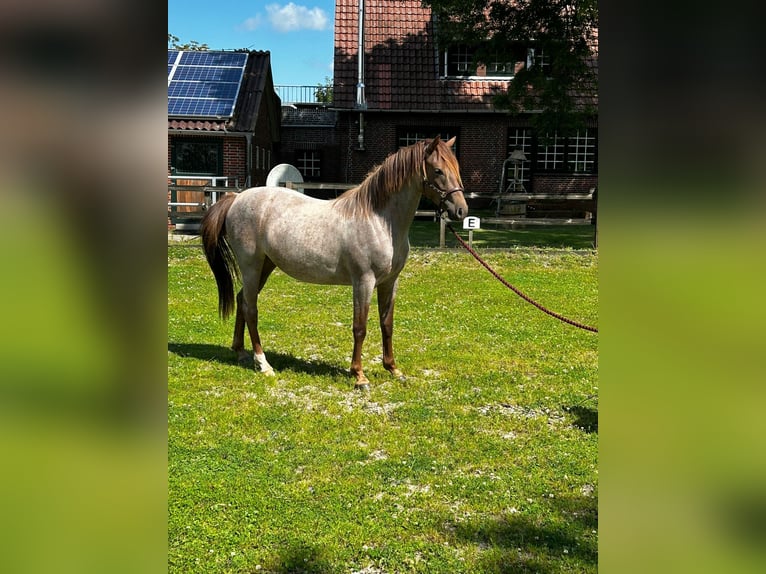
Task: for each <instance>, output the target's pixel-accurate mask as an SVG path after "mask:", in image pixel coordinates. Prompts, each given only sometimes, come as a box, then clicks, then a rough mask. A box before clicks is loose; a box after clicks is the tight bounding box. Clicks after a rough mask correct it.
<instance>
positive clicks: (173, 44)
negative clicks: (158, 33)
mask: <svg viewBox="0 0 766 574" xmlns="http://www.w3.org/2000/svg"><path fill="white" fill-rule="evenodd" d="M180 42H181V41H180V39H179V38H178V36H174V35H173V34H171V33H170V32H168V49H170V50H187V51H191V52H195V51H196V52H204V51H205V50H209V49H210V47H209V46H208V45H207V44H205V43H204V42H203V43H200V42H198V41H197V40H192V41H190V42H186V43H185V44H181V43H180Z"/></svg>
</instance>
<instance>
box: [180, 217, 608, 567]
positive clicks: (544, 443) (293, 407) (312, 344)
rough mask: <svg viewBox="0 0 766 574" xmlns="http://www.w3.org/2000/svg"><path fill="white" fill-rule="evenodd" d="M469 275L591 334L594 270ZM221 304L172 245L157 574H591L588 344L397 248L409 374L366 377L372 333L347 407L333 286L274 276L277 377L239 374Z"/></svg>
mask: <svg viewBox="0 0 766 574" xmlns="http://www.w3.org/2000/svg"><path fill="white" fill-rule="evenodd" d="M430 224H431V226H432V230H433V228H436V230H437V231H436V238H437V241H438V227H436V225H435V224H434V223H433V222H430ZM413 231H414V232H415V233H417V230H413ZM413 243H416V242H415V241H413ZM486 259H487V260H488V262H489V263H490V264H492V265H493V266H494V267H495V268H496V269H497V270H498V271H499V272H500V273H501V274H502V275H503V276H504V277H506V279H508V280H509V281H510V282H512V283H514V284H516V285H517V286H518V287H519V288H521V289H522V290H524V291H525V292H527V293H528V294H529V295H530V296H532V297H534V298H536V299H539V300H540V301H541V302H542V303H543V304H545V305H546V306H548V307H550V308H552V309H553V310H555V311H558V312H560V313H562V314H564V315H567V316H570V317H572V318H573V319H576V320H578V321H581V322H584V323H587V324H591V325H597V324H598V317H597V298H598V292H597V270H598V263H597V255H596V254H595V252H592V251H574V250H571V249H569V250H555V251H554V250H546V249H542V250H529V249H513V250H503V251H501V250H491V251H489V252H487V255H486ZM216 301H217V295H216V291H215V282H214V280H213V277H212V274H211V273H210V271H209V269H208V268H207V264H206V263H205V261H204V257H203V255H202V253H201V251H200V250H199V248H197V247H194V246H190V245H185V246H171V247H169V248H168V336H169V342H168V425H169V428H168V434H169V453H168V464H169V489H170V491H169V519H168V527H169V535H168V536H169V570H170V571H171V572H206V573H208V572H242V573H245V572H247V573H253V572H278V573H282V572H309V573H325V572H327V573H335V572H345V573H365V574H376V573H394V572H449V573H453V572H477V573H481V572H486V573H490V572H492V573H496V572H542V573H546V572H596V571H597V494H598V471H597V450H598V422H597V411H598V398H597V393H598V360H597V340H598V336H597V335H594V334H592V333H588V332H586V331H582V330H578V329H575V328H573V327H570V326H568V325H565V324H563V323H560V322H558V321H556V320H555V319H552V318H551V317H549V316H547V315H544V314H542V313H540V312H539V311H538V310H536V309H534V308H533V307H531V306H530V305H528V304H527V303H524V302H523V301H522V300H521V299H519V298H518V297H517V296H516V295H514V294H513V293H511V292H510V291H508V290H507V289H505V288H504V287H503V286H502V285H501V284H500V283H499V282H498V281H496V280H495V279H494V278H492V277H491V276H490V275H489V274H488V273H487V272H486V271H484V270H483V269H482V268H481V267H480V266H479V265H478V264H477V263H476V262H475V261H474V260H473V259H472V258H471V257H470V255H468V254H467V253H466V252H464V251H457V250H454V251H434V250H429V249H414V250H413V253H412V254H411V256H410V260H409V262H408V264H407V266H406V267H405V270H404V271H403V273H402V275H401V280H400V288H399V295H398V299H397V309H396V324H395V330H394V348H395V351H396V358H397V363H398V365H399V367H400V368H401V369H402V370H403V371H404V372H405V374H406V375H407V376H408V378H407V380H406V381H404V382H402V381H399V380H396V379H393V378H392V377H390V376H389V375H388V373H387V372H386V371H385V370H384V369H383V367H382V364H381V361H380V332H379V330H378V327H377V319H376V318H375V317H374V316H373V317H371V319H370V325H369V329H368V337H367V341H366V343H365V353H364V358H363V360H364V366H365V373H366V374H367V376H368V377H369V379H370V383H371V391H370V392H369V393H367V394H364V393H359V392H355V391H354V390H353V381H352V379H351V378H350V377H349V376H348V374H347V369H348V365H349V362H350V355H351V345H352V339H351V292H350V288H348V287H341V286H339V287H327V286H315V285H307V284H303V283H298V282H296V281H294V280H292V279H290V278H289V277H287V276H285V275H284V274H283V273H281V272H279V271H277V272H275V273H274V274H273V275H272V277H271V279H270V280H269V282H268V283H267V285H266V287H265V289H264V291H263V293H262V297H261V305H260V310H261V313H260V326H261V336H262V339H263V343H264V348H265V350H266V354H267V356H268V358H269V361H270V362H271V364H272V365H273V366H274V368H275V369H276V371H277V375H276V376H275V377H264V376H261V375H257V374H256V373H255V372H254V371H253V370H252V368H243V367H242V366H239V365H238V364H237V363H236V359H235V356H234V353H233V352H232V351H230V350H229V349H228V344H229V343H230V340H231V332H232V321H231V320H230V321H227V322H222V321H220V320H219V319H218V317H217V315H216ZM373 305H374V302H373ZM371 315H374V313H373V314H371ZM248 344H249V339H248Z"/></svg>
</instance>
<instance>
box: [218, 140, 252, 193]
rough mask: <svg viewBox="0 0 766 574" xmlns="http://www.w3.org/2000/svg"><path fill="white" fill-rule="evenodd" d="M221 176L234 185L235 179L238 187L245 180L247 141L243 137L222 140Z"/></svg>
mask: <svg viewBox="0 0 766 574" xmlns="http://www.w3.org/2000/svg"><path fill="white" fill-rule="evenodd" d="M223 174H224V175H225V176H226V177H228V178H230V179H229V185H234V180H235V178H236V179H237V180H238V181H239V185H240V186H244V185H245V181H246V179H247V140H246V139H245V138H244V137H229V138H223Z"/></svg>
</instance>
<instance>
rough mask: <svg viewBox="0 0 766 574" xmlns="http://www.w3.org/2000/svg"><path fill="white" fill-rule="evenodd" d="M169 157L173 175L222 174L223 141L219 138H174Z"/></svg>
mask: <svg viewBox="0 0 766 574" xmlns="http://www.w3.org/2000/svg"><path fill="white" fill-rule="evenodd" d="M170 158H171V163H170V165H171V168H172V171H173V173H174V174H175V175H207V176H217V175H223V142H222V141H221V140H220V139H218V140H206V139H196V138H194V139H191V138H190V139H177V138H174V139H173V142H172V144H171V155H170Z"/></svg>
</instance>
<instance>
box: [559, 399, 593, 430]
mask: <svg viewBox="0 0 766 574" xmlns="http://www.w3.org/2000/svg"><path fill="white" fill-rule="evenodd" d="M564 412H567V413H569V414H570V415H572V417H573V418H574V421H573V422H572V426H575V427H577V428H579V429H582V430H584V431H585V432H587V433H598V411H597V410H596V409H591V408H589V407H583V406H580V405H574V406H571V407H564Z"/></svg>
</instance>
